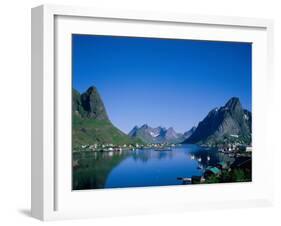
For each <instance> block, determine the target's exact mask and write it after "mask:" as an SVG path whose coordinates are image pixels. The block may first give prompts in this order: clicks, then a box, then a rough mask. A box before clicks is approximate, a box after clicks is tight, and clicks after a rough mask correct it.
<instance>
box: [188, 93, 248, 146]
mask: <svg viewBox="0 0 281 226" xmlns="http://www.w3.org/2000/svg"><path fill="white" fill-rule="evenodd" d="M251 133H252V114H251V112H250V111H248V110H245V109H243V107H242V105H241V103H240V100H239V98H237V97H232V98H231V99H230V100H229V101H228V102H227V103H226V104H225V105H224V106H222V107H220V108H215V109H213V110H211V111H210V112H209V114H208V115H207V116H206V117H205V118H204V119H203V120H202V121H201V122H199V124H198V126H197V128H196V130H195V131H194V132H193V134H192V135H191V136H190V137H189V138H187V139H186V140H185V141H184V142H183V143H204V144H215V143H222V142H225V141H229V140H233V139H235V138H236V140H238V141H239V142H241V143H246V144H249V143H250V142H251V138H252V135H251Z"/></svg>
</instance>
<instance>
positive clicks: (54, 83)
mask: <svg viewBox="0 0 281 226" xmlns="http://www.w3.org/2000/svg"><path fill="white" fill-rule="evenodd" d="M101 24H102V26H101ZM118 26H119V27H118ZM116 27H118V28H119V29H118V30H117V29H114V28H116ZM138 27H139V29H138ZM144 28H145V29H144ZM185 29H189V30H188V31H191V32H190V34H189V35H190V36H188V38H190V39H204V40H224V41H249V42H253V43H254V47H253V51H254V52H253V66H252V67H253V149H256V153H253V155H254V163H253V173H254V175H253V176H254V179H253V182H251V183H249V184H248V183H247V184H245V183H244V184H243V183H236V184H214V185H200V186H167V187H155V188H154V187H153V188H151V187H148V188H130V189H109V190H107V189H105V190H103V191H101V190H95V191H85V192H84V191H82V192H81V191H80V192H72V191H71V187H70V186H69V184H71V181H69V175H70V174H69V173H70V171H71V169H70V167H69V166H70V165H71V158H70V155H71V152H68V150H69V151H70V149H69V145H70V144H69V143H70V142H69V141H70V140H69V136H68V138H67V137H65V139H64V138H63V137H62V136H60V134H61V133H62V131H63V132H64V131H65V132H66V133H63V134H69V133H70V131H71V125H70V124H69V123H68V122H69V117H71V116H69V117H66V115H65V114H67V111H64V110H63V109H68V107H69V104H70V102H69V100H70V99H69V95H70V92H69V89H68V87H71V76H69V74H71V71H70V66H69V64H70V62H71V61H70V58H71V51H70V50H71V49H70V46H69V45H70V42H69V34H71V33H77V32H78V33H87V34H89V33H93V34H108V35H110V34H115V35H122V34H123V35H129V36H130V35H131V36H144V37H176V38H186V33H185ZM167 30H169V31H172V32H170V33H169V32H167ZM62 53H63V54H62ZM255 54H256V55H257V57H255ZM64 55H65V56H64ZM272 64H273V22H272V21H271V20H266V19H254V18H240V17H239V18H238V17H222V16H201V15H200V16H199V15H182V14H165V13H163V14H162V13H161V14H160V13H154V12H132V11H117V10H101V9H90V8H83V7H70V6H56V5H43V6H39V7H36V8H33V9H32V186H31V188H32V191H31V192H32V200H31V213H32V216H33V217H35V218H38V219H41V220H56V219H69V218H86V217H98V216H115V215H130V214H144V213H157V212H165V211H166V212H172V211H186V210H195V209H205V208H227V207H249V206H261V205H270V204H271V203H272V201H273V192H272V191H273V178H272V177H273V176H272V173H270V174H269V175H268V174H267V173H265V172H264V171H265V170H266V171H267V172H268V171H270V172H272V171H273V170H272V169H273V166H272V164H271V160H272V158H273V157H272V156H273V150H271V149H270V148H267V147H270V145H269V142H270V139H269V136H268V135H269V133H268V124H267V119H268V117H269V115H268V109H270V104H271V101H270V98H271V97H272V85H273V72H272V68H273V66H272ZM69 85H70V86H69ZM63 102H64V103H65V105H64V106H63V107H61V105H59V104H61V103H63ZM59 106H60V107H59ZM69 115H70V114H69ZM67 120H68V121H67ZM60 131H61V132H60ZM61 140H63V141H64V142H61ZM62 143H63V144H62ZM261 149H266V153H267V154H266V156H264V155H263V153H261V151H259V150H261ZM62 150H63V151H62ZM62 158H63V159H64V162H62V161H61V159H62ZM262 160H264V163H263V164H261V163H262ZM68 171H69V172H68ZM65 178H66V179H65ZM238 193H239V194H238ZM210 194H212V196H211V197H210ZM109 202H110V203H111V205H108V204H109ZM93 203H95V205H93ZM82 204H83V205H82ZM96 204H97V205H96ZM82 206H83V207H82Z"/></svg>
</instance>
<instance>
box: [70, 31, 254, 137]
mask: <svg viewBox="0 0 281 226" xmlns="http://www.w3.org/2000/svg"><path fill="white" fill-rule="evenodd" d="M72 45H73V46H72V47H73V49H72V50H73V53H72V54H73V55H72V57H73V87H74V88H75V89H77V90H78V91H79V92H84V91H85V90H86V89H87V88H88V87H89V86H92V85H94V86H95V87H97V89H98V91H99V93H100V95H101V97H102V99H103V101H104V104H105V107H106V110H107V112H108V115H109V117H110V119H111V121H112V122H113V124H114V125H115V126H117V127H118V128H119V129H121V130H122V131H124V132H126V133H127V132H129V131H130V130H131V129H132V128H133V127H134V126H135V125H138V126H141V125H143V124H144V123H147V124H149V125H150V126H153V127H156V126H165V127H170V126H172V127H174V128H175V130H176V131H178V132H184V131H186V130H188V129H190V128H191V127H192V126H194V125H197V124H198V122H199V121H201V120H202V119H203V118H204V117H205V116H206V115H207V113H208V112H209V111H210V110H211V109H213V108H215V107H219V106H222V105H224V104H225V103H226V102H227V100H228V99H230V98H231V97H233V96H236V97H239V98H240V101H241V103H242V105H243V107H244V108H246V109H248V110H251V104H252V103H251V98H252V97H251V93H252V86H251V82H252V81H251V79H252V78H251V74H252V66H251V64H252V63H251V61H252V46H251V44H250V43H235V42H211V41H192V40H175V39H173V40H171V39H154V38H130V37H113V36H95V35H73V39H72Z"/></svg>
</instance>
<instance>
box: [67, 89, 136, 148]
mask: <svg viewBox="0 0 281 226" xmlns="http://www.w3.org/2000/svg"><path fill="white" fill-rule="evenodd" d="M72 142H73V147H74V148H75V147H78V146H81V145H85V144H114V145H121V144H134V143H141V141H140V140H138V139H132V138H131V137H129V136H128V135H126V134H125V133H123V132H122V131H121V130H119V129H118V128H116V127H115V126H114V125H113V124H112V123H111V122H110V120H109V118H108V115H107V112H106V109H105V106H104V104H103V101H102V99H101V97H100V95H99V93H98V91H97V89H96V88H95V87H90V88H89V89H88V90H87V91H86V92H85V93H83V94H81V95H80V94H79V92H78V91H76V90H74V89H73V94H72Z"/></svg>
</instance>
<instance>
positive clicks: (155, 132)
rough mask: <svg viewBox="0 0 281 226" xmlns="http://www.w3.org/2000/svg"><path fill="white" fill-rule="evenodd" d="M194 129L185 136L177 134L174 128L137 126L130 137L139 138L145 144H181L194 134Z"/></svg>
mask: <svg viewBox="0 0 281 226" xmlns="http://www.w3.org/2000/svg"><path fill="white" fill-rule="evenodd" d="M192 131H193V130H192V129H191V130H189V131H188V132H186V133H185V134H181V133H177V132H176V131H175V130H174V128H173V127H169V128H168V129H166V128H165V127H161V126H158V127H156V128H152V127H150V126H148V125H147V124H144V125H142V126H141V127H138V126H135V127H134V128H133V129H132V130H131V131H130V132H129V134H128V135H129V136H130V137H133V138H139V139H140V140H142V141H143V142H145V143H180V142H182V141H184V139H186V138H187V137H189V136H190V135H191V134H192Z"/></svg>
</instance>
